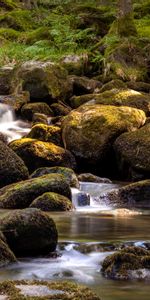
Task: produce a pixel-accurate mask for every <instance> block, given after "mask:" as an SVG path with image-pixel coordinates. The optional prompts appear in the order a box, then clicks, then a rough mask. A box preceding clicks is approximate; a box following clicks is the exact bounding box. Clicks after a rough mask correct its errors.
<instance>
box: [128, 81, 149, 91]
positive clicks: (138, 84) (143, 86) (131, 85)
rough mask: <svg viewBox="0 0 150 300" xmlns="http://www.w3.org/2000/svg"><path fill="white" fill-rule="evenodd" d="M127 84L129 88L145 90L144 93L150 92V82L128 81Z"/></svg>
mask: <svg viewBox="0 0 150 300" xmlns="http://www.w3.org/2000/svg"><path fill="white" fill-rule="evenodd" d="M126 85H127V87H128V88H129V89H132V90H135V91H139V92H144V93H150V83H148V82H142V81H138V82H136V81H128V82H127V83H126Z"/></svg>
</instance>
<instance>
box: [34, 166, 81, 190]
mask: <svg viewBox="0 0 150 300" xmlns="http://www.w3.org/2000/svg"><path fill="white" fill-rule="evenodd" d="M51 173H56V174H61V175H63V176H64V177H65V179H66V181H67V183H68V184H69V185H70V186H71V187H75V188H79V182H78V178H77V176H76V174H75V172H74V171H73V170H72V169H69V168H64V167H52V168H46V167H45V168H39V169H37V170H35V171H34V173H32V174H31V175H30V177H31V178H36V177H40V176H43V175H46V174H51Z"/></svg>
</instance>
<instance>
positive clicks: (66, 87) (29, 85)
mask: <svg viewBox="0 0 150 300" xmlns="http://www.w3.org/2000/svg"><path fill="white" fill-rule="evenodd" d="M15 77H16V78H17V79H16V80H17V85H18V86H19V85H22V87H21V89H23V90H25V91H28V92H29V93H30V97H31V99H32V100H34V101H36V100H37V99H38V100H42V101H45V99H46V100H48V101H49V103H52V102H54V101H55V100H58V99H62V100H65V99H67V98H68V97H70V96H71V95H72V85H71V82H70V80H69V79H68V78H67V72H66V70H65V69H63V68H62V67H60V66H59V65H58V64H56V63H53V62H50V61H47V62H40V61H38V62H37V61H28V62H25V63H23V64H22V65H21V66H19V67H18V69H16V73H15Z"/></svg>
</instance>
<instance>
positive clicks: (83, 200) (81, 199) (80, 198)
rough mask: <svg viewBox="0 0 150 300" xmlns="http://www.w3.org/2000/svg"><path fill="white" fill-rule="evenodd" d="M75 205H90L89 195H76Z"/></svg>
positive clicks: (81, 193) (82, 193)
mask: <svg viewBox="0 0 150 300" xmlns="http://www.w3.org/2000/svg"><path fill="white" fill-rule="evenodd" d="M77 205H78V206H87V205H90V195H88V194H86V193H84V192H80V193H78V194H77Z"/></svg>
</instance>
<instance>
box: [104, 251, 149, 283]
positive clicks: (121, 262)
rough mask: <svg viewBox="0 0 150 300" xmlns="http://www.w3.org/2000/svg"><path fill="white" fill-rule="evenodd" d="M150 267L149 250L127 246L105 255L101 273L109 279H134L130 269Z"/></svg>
mask: <svg viewBox="0 0 150 300" xmlns="http://www.w3.org/2000/svg"><path fill="white" fill-rule="evenodd" d="M140 269H148V270H149V269H150V251H148V250H146V249H143V248H140V247H127V248H124V249H122V250H120V251H117V252H116V253H114V254H112V255H109V256H107V257H106V258H105V259H104V261H103V263H102V270H101V271H102V274H103V275H104V276H105V277H107V278H110V279H122V280H127V279H134V275H133V273H132V271H135V270H137V271H138V270H140Z"/></svg>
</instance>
